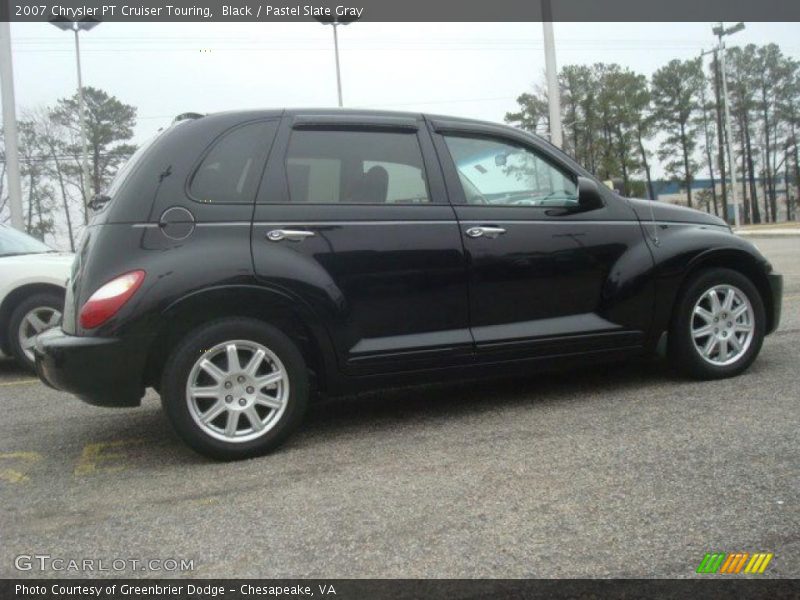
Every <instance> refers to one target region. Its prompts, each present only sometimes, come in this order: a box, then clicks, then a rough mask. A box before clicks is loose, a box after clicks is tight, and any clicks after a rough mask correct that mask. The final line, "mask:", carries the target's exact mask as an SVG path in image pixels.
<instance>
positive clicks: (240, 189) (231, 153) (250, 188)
mask: <svg viewBox="0 0 800 600" xmlns="http://www.w3.org/2000/svg"><path fill="white" fill-rule="evenodd" d="M276 127H277V123H276V122H274V121H260V122H256V123H248V124H246V125H242V126H240V127H237V128H235V129H233V130H231V131H229V132H228V133H226V134H225V135H223V136H222V137H221V138H220V139H218V140H217V141H216V143H215V144H214V146H213V147H212V148H211V150H210V151H209V152H208V154H206V156H205V158H204V159H203V162H201V163H200V166H199V167H198V168H197V170H196V171H195V173H194V176H193V177H192V181H191V183H190V184H189V193H190V194H191V196H192V197H193V198H194V199H195V200H198V201H199V202H203V203H211V204H232V203H247V202H252V201H253V198H254V196H255V190H256V187H257V186H258V180H259V177H260V176H261V169H262V167H263V166H264V160H265V159H266V153H267V150H268V149H269V146H270V144H271V142H272V138H273V137H274V136H275V130H276Z"/></svg>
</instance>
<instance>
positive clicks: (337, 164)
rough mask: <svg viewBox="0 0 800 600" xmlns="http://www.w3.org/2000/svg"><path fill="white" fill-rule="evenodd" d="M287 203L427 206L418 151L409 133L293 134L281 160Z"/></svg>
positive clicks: (342, 132) (335, 132) (420, 155)
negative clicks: (283, 167) (284, 165)
mask: <svg viewBox="0 0 800 600" xmlns="http://www.w3.org/2000/svg"><path fill="white" fill-rule="evenodd" d="M286 176H287V178H288V181H289V197H290V200H291V202H293V203H295V202H311V203H322V204H328V203H337V202H338V203H343V204H420V203H423V204H424V203H428V202H430V196H429V195H428V189H427V185H426V183H425V170H424V168H423V162H422V153H421V151H420V148H419V143H418V142H417V137H416V135H414V134H410V133H391V132H377V131H315V130H308V131H307V130H297V131H294V132H292V137H291V139H290V140H289V148H288V151H287V156H286Z"/></svg>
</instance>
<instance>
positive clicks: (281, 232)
mask: <svg viewBox="0 0 800 600" xmlns="http://www.w3.org/2000/svg"><path fill="white" fill-rule="evenodd" d="M313 235H314V232H313V231H305V230H303V229H273V230H272V231H268V232H267V239H268V240H269V241H270V242H280V241H281V240H289V241H292V242H302V241H303V240H304V239H306V238H307V237H311V236H313Z"/></svg>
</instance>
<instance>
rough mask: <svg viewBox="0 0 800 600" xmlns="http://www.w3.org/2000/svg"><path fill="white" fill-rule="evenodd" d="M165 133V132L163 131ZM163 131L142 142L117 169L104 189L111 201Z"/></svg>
mask: <svg viewBox="0 0 800 600" xmlns="http://www.w3.org/2000/svg"><path fill="white" fill-rule="evenodd" d="M164 131H166V130H164ZM163 133H164V132H163V131H162V132H159V133H158V134H156V135H154V136H153V137H151V138H150V139H149V140H147V141H146V142H144V143H143V144H142V145H141V146H139V148H137V150H136V152H134V153H133V154H132V155H131V157H130V158H129V159H128V160H127V161H126V162H125V163H124V164H123V165H122V166H121V167H120V168H119V170H118V171H117V173H116V175H114V179H112V180H111V183H110V184H108V189H106V191H105V194H106V195H107V196H110V197H111V199H112V200H113V199H114V195H115V194H116V193H117V192H118V191H119V189H120V188H121V187H122V184H123V183H125V180H126V179H127V178H128V175H130V174H131V173H132V172H133V170H134V169H135V168H136V165H138V164H139V163H140V162H142V157H143V156H144V155H145V154H147V150H148V149H150V147H151V146H152V145H153V142H155V141H156V140H157V139H158V138H160V137H161V136H162V135H163Z"/></svg>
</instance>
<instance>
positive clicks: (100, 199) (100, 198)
mask: <svg viewBox="0 0 800 600" xmlns="http://www.w3.org/2000/svg"><path fill="white" fill-rule="evenodd" d="M110 201H111V196H108V195H106V194H95V195H94V196H93V197H92V199H91V200H89V204H87V206H88V207H89V208H91V209H92V210H100V209H101V208H103V206H105V205H106V204H107V203H108V202H110Z"/></svg>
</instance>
